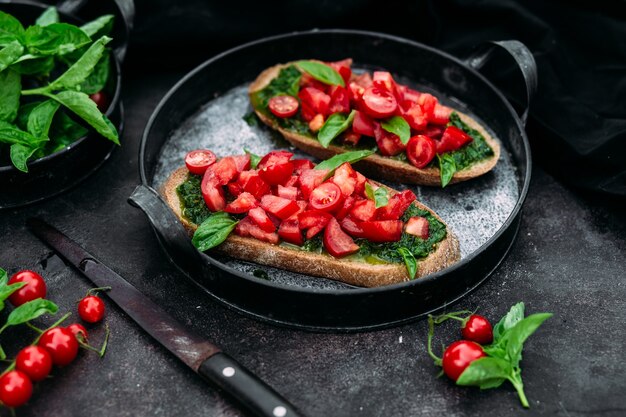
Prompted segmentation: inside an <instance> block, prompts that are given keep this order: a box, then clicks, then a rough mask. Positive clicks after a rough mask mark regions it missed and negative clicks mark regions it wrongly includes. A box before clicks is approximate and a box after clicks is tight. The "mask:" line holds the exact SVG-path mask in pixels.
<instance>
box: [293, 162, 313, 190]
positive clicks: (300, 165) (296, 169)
mask: <svg viewBox="0 0 626 417" xmlns="http://www.w3.org/2000/svg"><path fill="white" fill-rule="evenodd" d="M291 163H292V164H293V174H294V175H300V174H302V171H304V170H306V169H313V167H315V164H313V162H311V161H309V160H308V159H292V160H291ZM291 185H293V184H291Z"/></svg>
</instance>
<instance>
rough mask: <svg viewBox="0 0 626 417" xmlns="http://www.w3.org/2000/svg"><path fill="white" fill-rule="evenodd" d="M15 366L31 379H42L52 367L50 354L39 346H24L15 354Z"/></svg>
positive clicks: (36, 380)
mask: <svg viewBox="0 0 626 417" xmlns="http://www.w3.org/2000/svg"><path fill="white" fill-rule="evenodd" d="M15 367H16V368H17V369H18V370H20V371H22V372H24V373H25V374H26V375H28V377H29V378H30V379H31V380H32V381H35V382H38V381H43V380H44V379H45V378H46V377H47V376H48V375H49V374H50V370H51V369H52V356H50V353H48V351H47V350H46V349H44V348H42V347H41V346H26V347H25V348H24V349H22V350H20V352H19V353H18V354H17V357H16V358H15Z"/></svg>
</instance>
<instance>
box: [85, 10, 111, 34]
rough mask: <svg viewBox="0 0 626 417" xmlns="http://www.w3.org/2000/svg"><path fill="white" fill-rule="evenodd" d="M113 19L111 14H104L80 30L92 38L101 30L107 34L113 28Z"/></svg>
mask: <svg viewBox="0 0 626 417" xmlns="http://www.w3.org/2000/svg"><path fill="white" fill-rule="evenodd" d="M114 18H115V16H113V15H112V14H105V15H103V16H100V17H99V18H97V19H95V20H92V21H91V22H87V23H85V24H84V25H82V26H81V27H80V28H81V29H82V31H83V32H85V33H86V34H87V35H89V36H90V37H93V36H94V35H96V34H97V33H98V32H100V31H102V30H104V31H105V32H106V33H107V34H108V33H109V32H110V31H111V29H112V28H113V19H114Z"/></svg>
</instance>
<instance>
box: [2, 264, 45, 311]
mask: <svg viewBox="0 0 626 417" xmlns="http://www.w3.org/2000/svg"><path fill="white" fill-rule="evenodd" d="M16 282H25V283H26V285H24V286H23V287H22V288H20V289H19V290H17V291H15V292H14V293H13V294H11V296H10V297H9V301H10V302H11V304H13V305H14V306H15V307H17V306H21V305H22V304H24V303H27V302H29V301H32V300H34V299H36V298H45V297H46V283H45V281H44V280H43V278H42V277H41V275H39V274H38V273H36V272H35V271H29V270H24V271H20V272H17V273H15V274H14V275H13V276H12V277H11V279H10V280H9V282H8V284H9V285H10V284H15V283H16Z"/></svg>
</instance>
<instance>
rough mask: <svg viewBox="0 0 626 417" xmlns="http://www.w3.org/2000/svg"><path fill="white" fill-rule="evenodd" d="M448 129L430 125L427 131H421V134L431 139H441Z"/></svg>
mask: <svg viewBox="0 0 626 417" xmlns="http://www.w3.org/2000/svg"><path fill="white" fill-rule="evenodd" d="M445 129H446V128H445V127H444V126H437V125H428V126H426V129H424V130H422V131H420V134H422V135H425V136H428V137H429V138H431V139H437V140H439V139H441V135H443V131H444V130H445Z"/></svg>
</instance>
